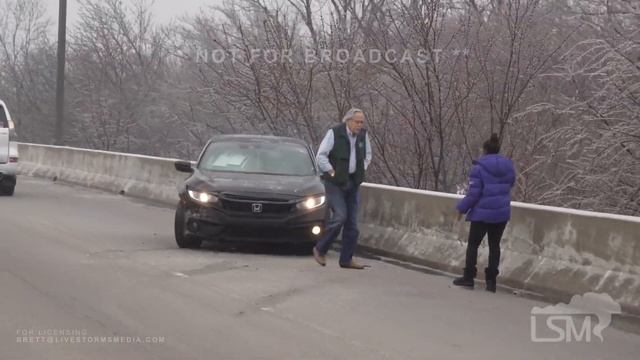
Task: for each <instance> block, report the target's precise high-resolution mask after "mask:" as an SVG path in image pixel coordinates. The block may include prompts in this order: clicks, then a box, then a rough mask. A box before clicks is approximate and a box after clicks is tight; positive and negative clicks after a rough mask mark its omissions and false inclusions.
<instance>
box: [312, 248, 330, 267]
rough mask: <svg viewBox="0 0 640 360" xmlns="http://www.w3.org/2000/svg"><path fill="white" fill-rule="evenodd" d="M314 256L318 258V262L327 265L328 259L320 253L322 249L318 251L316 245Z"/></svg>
mask: <svg viewBox="0 0 640 360" xmlns="http://www.w3.org/2000/svg"><path fill="white" fill-rule="evenodd" d="M313 258H314V259H316V262H317V263H318V264H320V265H322V266H326V265H327V259H325V257H324V256H323V255H320V251H318V249H316V247H315V246H314V247H313Z"/></svg>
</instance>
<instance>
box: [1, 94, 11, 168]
mask: <svg viewBox="0 0 640 360" xmlns="http://www.w3.org/2000/svg"><path fill="white" fill-rule="evenodd" d="M8 161H9V113H8V112H7V109H6V107H5V106H4V104H3V103H2V102H0V164H6V163H7V162H8Z"/></svg>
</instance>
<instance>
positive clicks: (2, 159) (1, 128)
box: [0, 100, 18, 196]
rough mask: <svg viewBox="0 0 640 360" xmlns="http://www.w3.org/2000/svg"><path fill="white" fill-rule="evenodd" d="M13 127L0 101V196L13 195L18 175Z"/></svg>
mask: <svg viewBox="0 0 640 360" xmlns="http://www.w3.org/2000/svg"><path fill="white" fill-rule="evenodd" d="M15 140H16V132H15V125H14V123H13V121H12V120H11V115H9V110H7V106H6V105H5V103H4V102H3V101H2V100H0V195H9V196H11V195H13V192H14V191H15V188H16V175H17V174H18V143H17V142H16V141H15Z"/></svg>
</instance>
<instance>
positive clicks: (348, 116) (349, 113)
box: [342, 108, 364, 123]
mask: <svg viewBox="0 0 640 360" xmlns="http://www.w3.org/2000/svg"><path fill="white" fill-rule="evenodd" d="M357 113H361V114H364V111H362V110H360V109H358V108H351V109H349V111H347V113H346V114H344V117H343V118H342V122H343V123H344V122H347V121H348V120H351V118H352V117H353V116H354V115H355V114H357Z"/></svg>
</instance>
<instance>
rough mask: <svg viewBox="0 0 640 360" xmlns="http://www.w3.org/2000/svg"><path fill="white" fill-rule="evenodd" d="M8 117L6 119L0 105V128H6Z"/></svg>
mask: <svg viewBox="0 0 640 360" xmlns="http://www.w3.org/2000/svg"><path fill="white" fill-rule="evenodd" d="M8 127H9V119H7V113H6V112H5V111H4V106H2V105H0V128H8Z"/></svg>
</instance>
